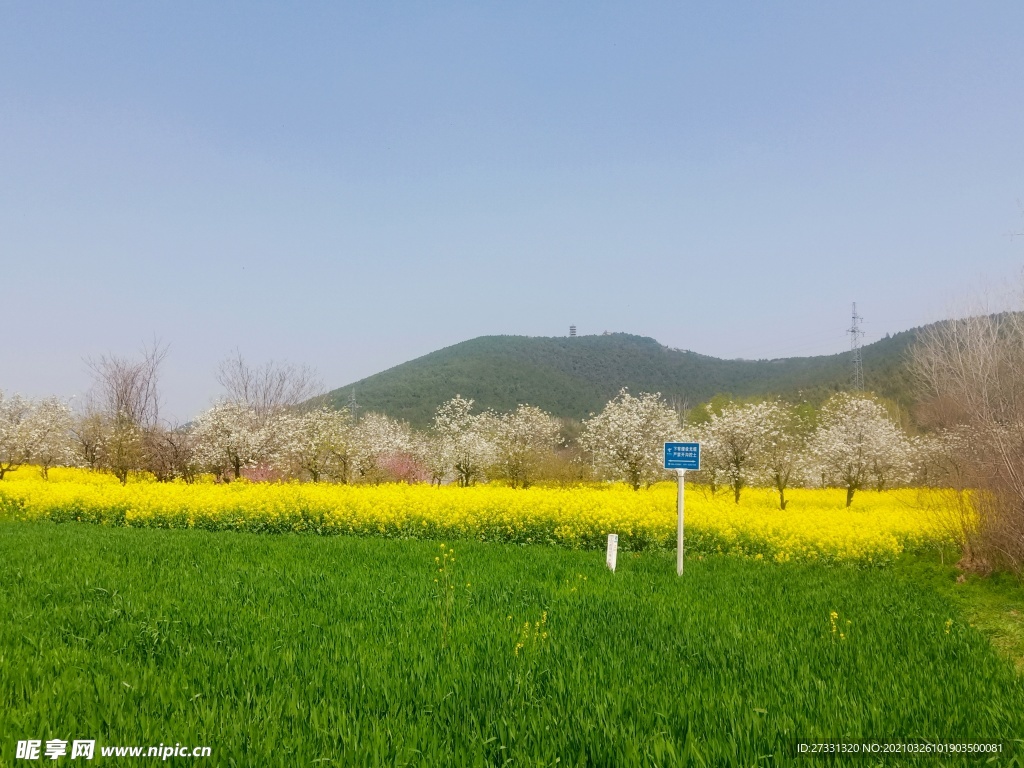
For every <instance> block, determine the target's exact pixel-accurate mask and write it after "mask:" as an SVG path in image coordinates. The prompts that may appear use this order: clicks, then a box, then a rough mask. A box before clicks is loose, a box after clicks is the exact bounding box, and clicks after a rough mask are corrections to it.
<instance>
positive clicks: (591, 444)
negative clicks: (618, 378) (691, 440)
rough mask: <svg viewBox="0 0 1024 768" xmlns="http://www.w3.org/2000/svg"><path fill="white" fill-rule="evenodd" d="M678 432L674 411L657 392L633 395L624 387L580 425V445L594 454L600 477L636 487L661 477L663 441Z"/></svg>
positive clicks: (670, 438)
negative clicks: (581, 432)
mask: <svg viewBox="0 0 1024 768" xmlns="http://www.w3.org/2000/svg"><path fill="white" fill-rule="evenodd" d="M679 432H680V428H679V418H678V416H677V414H676V413H675V411H673V410H672V409H671V408H669V407H668V405H666V404H665V402H664V401H663V400H662V399H661V394H660V393H655V394H650V393H647V392H644V393H641V394H640V396H639V397H633V396H632V395H631V394H629V392H628V391H627V390H626V389H625V388H623V389H622V390H621V391H620V392H619V394H618V395H617V396H616V397H615V398H614V399H613V400H611V401H610V402H609V403H608V404H607V405H606V406H605V407H604V410H602V411H601V412H600V413H599V414H596V415H593V416H591V418H589V419H587V420H586V421H585V422H584V425H583V434H582V435H581V436H580V444H581V445H582V446H583V447H584V449H586V450H588V451H590V453H591V454H592V455H593V457H594V466H595V469H596V470H597V471H598V472H600V473H601V474H602V475H603V476H605V477H609V478H612V479H615V480H623V481H625V482H627V483H629V484H630V485H631V486H633V488H634V489H637V490H638V489H639V488H640V486H641V485H649V484H651V483H653V482H655V481H656V480H658V479H659V478H661V477H663V476H664V470H663V468H662V461H663V458H664V444H665V442H666V441H670V440H672V439H673V438H674V437H676V436H677V435H678V434H679Z"/></svg>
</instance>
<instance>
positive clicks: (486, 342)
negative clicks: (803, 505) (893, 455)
mask: <svg viewBox="0 0 1024 768" xmlns="http://www.w3.org/2000/svg"><path fill="white" fill-rule="evenodd" d="M920 330H921V329H919V328H914V329H910V330H907V331H901V332H900V333H896V334H893V335H891V336H887V337H886V338H884V339H880V340H879V341H876V342H873V343H871V344H866V345H864V347H862V358H863V361H864V381H865V387H866V388H867V389H868V390H871V391H874V392H876V393H878V394H879V395H882V396H883V397H887V398H890V399H892V400H894V401H896V402H897V403H900V404H901V405H905V406H909V405H910V404H911V403H912V401H913V397H912V388H911V383H910V379H909V374H908V372H907V370H906V365H905V359H906V352H907V349H908V348H909V347H910V345H911V344H912V343H913V340H914V339H915V338H916V337H917V333H918V332H919V331H920ZM850 355H851V353H850V352H841V353H837V354H834V355H817V356H812V357H788V358H774V359H762V360H725V359H722V358H717V357H713V356H710V355H703V354H700V353H697V352H693V351H690V350H680V349H674V348H671V347H667V346H665V345H663V344H661V343H660V342H658V341H657V340H655V339H653V338H651V337H647V336H637V335H633V334H628V333H610V334H601V335H590V336H574V337H569V336H513V335H501V336H478V337H475V338H472V339H468V340H466V341H462V342H459V343H457V344H452V345H450V346H447V347H443V348H441V349H438V350H435V351H434V352H430V353H428V354H426V355H422V356H420V357H417V358H415V359H413V360H409V361H406V362H404V363H400V364H399V365H396V366H393V367H391V368H388V369H386V370H384V371H380V372H379V373H376V374H373V375H371V376H367V377H365V378H363V379H360V380H358V381H356V382H353V383H351V384H347V385H345V386H344V387H339V388H337V389H334V390H332V391H331V392H329V393H328V400H329V402H330V403H331V404H332V405H333V406H334V407H338V408H340V407H344V406H345V405H346V404H347V403H348V401H349V398H350V397H351V393H352V391H353V389H354V391H355V396H356V402H357V403H358V405H359V407H360V409H361V410H364V411H365V410H372V411H380V412H383V413H386V414H388V415H389V416H391V417H393V418H398V419H402V420H404V421H408V422H410V423H411V424H413V425H414V426H420V427H422V426H426V424H428V423H429V422H430V420H431V418H432V417H433V413H434V410H435V409H436V408H437V406H438V405H440V404H441V403H442V402H444V401H446V400H448V399H450V398H451V397H454V396H455V395H457V394H459V395H462V396H463V397H467V398H472V399H473V400H475V401H476V405H477V407H478V408H480V409H487V408H490V409H494V410H497V411H507V410H512V409H514V408H515V407H516V405H518V404H519V403H523V402H527V403H530V404H531V405H536V406H539V407H541V408H543V409H544V410H546V411H548V412H550V413H552V414H553V415H555V416H558V417H562V418H570V419H582V418H586V417H587V416H588V415H590V414H591V413H593V412H596V411H598V410H600V409H601V408H602V407H603V406H604V404H605V403H606V402H607V401H608V400H610V399H611V398H612V397H614V396H615V395H616V394H617V393H618V392H619V390H620V389H622V388H623V387H626V388H628V389H629V390H630V391H631V392H633V393H638V392H642V391H643V392H661V394H662V395H663V396H664V397H665V398H666V399H667V400H668V401H669V402H670V403H672V404H673V405H675V406H677V407H680V408H686V407H693V406H695V405H697V404H698V403H700V402H704V401H707V400H709V399H710V398H711V397H713V396H715V395H718V394H730V395H733V396H736V397H757V396H771V395H775V396H779V397H783V398H788V399H795V398H801V399H807V400H810V401H813V402H816V401H821V400H824V399H826V398H827V397H828V396H829V395H831V394H832V393H834V392H838V391H843V390H847V389H849V383H850V379H851V375H850V370H851V367H852V358H851V356H850Z"/></svg>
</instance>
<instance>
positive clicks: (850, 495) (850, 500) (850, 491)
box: [846, 485, 854, 507]
mask: <svg viewBox="0 0 1024 768" xmlns="http://www.w3.org/2000/svg"><path fill="white" fill-rule="evenodd" d="M853 491H854V487H853V486H852V485H848V486H846V506H847V507H849V506H850V505H851V504H853Z"/></svg>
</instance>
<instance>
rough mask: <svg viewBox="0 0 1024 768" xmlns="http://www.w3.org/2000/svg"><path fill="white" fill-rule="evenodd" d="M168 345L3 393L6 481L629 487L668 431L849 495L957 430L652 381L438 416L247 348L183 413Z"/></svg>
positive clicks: (911, 472) (930, 452) (907, 468)
mask: <svg viewBox="0 0 1024 768" xmlns="http://www.w3.org/2000/svg"><path fill="white" fill-rule="evenodd" d="M165 354H166V348H162V347H159V346H156V345H154V346H153V347H152V348H150V349H147V350H145V351H144V353H143V354H142V356H141V357H140V358H137V359H127V358H120V357H115V356H104V357H101V358H99V359H98V360H95V361H90V363H89V367H90V369H91V371H92V372H93V377H94V386H93V389H92V390H91V392H90V394H89V396H87V397H86V398H85V400H84V405H83V406H82V407H80V408H79V409H78V410H77V412H76V411H74V410H73V409H72V408H71V406H70V405H69V404H68V403H66V402H62V401H60V400H58V399H57V398H45V399H42V400H39V401H29V400H27V399H25V398H22V397H20V396H17V395H14V396H10V397H5V396H4V395H3V393H2V392H0V479H2V478H3V476H4V474H6V473H7V472H10V471H13V470H15V469H17V468H18V467H19V466H20V465H22V464H28V463H31V464H33V465H36V466H38V467H39V469H40V471H41V473H42V474H43V476H44V477H46V476H47V473H48V471H49V469H50V468H51V467H53V466H58V465H69V466H84V467H89V468H91V469H95V470H100V471H106V472H110V473H112V474H114V475H115V476H117V477H118V478H119V479H120V480H121V482H122V483H123V482H127V480H128V478H129V476H131V475H132V474H133V473H142V472H147V473H150V474H151V475H152V476H153V477H155V478H156V479H157V480H159V481H169V480H175V479H180V480H184V481H185V482H192V481H194V480H195V479H196V478H197V477H198V476H199V475H201V474H212V475H213V476H214V477H216V478H217V479H218V480H220V481H224V482H231V481H233V480H238V479H242V478H247V479H250V480H265V479H271V480H307V481H314V482H337V483H381V482H389V481H390V482H395V481H398V482H430V483H436V484H445V483H454V484H457V485H460V486H468V485H473V484H475V483H478V482H484V481H498V482H504V483H507V484H509V485H511V486H513V487H528V486H530V485H533V484H536V483H566V484H568V483H579V482H588V481H602V480H614V481H621V482H625V483H628V484H630V485H631V486H633V487H634V488H640V487H642V486H646V485H650V484H651V483H654V482H657V481H659V480H664V479H666V478H667V477H669V476H670V475H668V474H667V473H666V472H665V471H664V470H663V469H662V449H663V444H664V443H665V442H667V441H672V440H693V441H698V442H700V443H701V445H702V454H703V458H702V469H701V471H700V472H698V473H693V474H691V478H692V479H693V480H694V481H696V482H702V483H705V484H707V485H708V486H709V487H710V489H711V491H712V492H718V490H719V489H728V490H729V491H730V492H731V493H732V495H733V498H734V499H735V501H736V502H737V503H738V502H739V500H740V498H741V494H742V492H743V489H744V488H746V487H749V486H767V487H772V488H775V489H776V491H777V492H778V495H779V506H780V508H782V509H785V507H786V503H787V500H786V491H787V490H788V489H789V488H792V487H795V486H814V487H838V488H841V489H843V490H844V491H845V493H846V501H847V504H850V503H852V501H853V498H854V495H855V493H856V492H857V491H858V490H860V489H862V488H875V489H878V490H882V489H885V488H889V487H893V486H897V485H904V484H909V483H914V484H941V483H950V482H951V480H950V472H951V471H953V468H951V467H950V466H949V461H948V457H949V456H950V455H953V454H955V452H956V451H955V450H954V449H953V448H952V447H951V446H952V445H953V443H952V442H951V441H953V440H955V439H962V435H961V434H960V433H958V432H955V431H949V430H937V431H935V433H933V434H931V435H927V436H922V435H918V436H909V435H908V434H907V433H906V432H905V431H904V430H903V429H902V428H901V427H900V426H899V424H897V422H896V421H895V420H894V419H893V418H892V417H891V416H890V414H889V412H888V410H887V409H886V407H885V405H884V404H883V403H882V402H880V401H879V400H878V399H876V398H874V397H871V396H867V395H854V394H838V395H835V396H834V397H832V398H831V399H830V400H829V401H828V402H826V403H825V405H824V406H823V407H821V408H820V409H816V408H813V407H812V406H810V405H809V404H807V403H797V404H793V403H787V402H784V401H782V400H780V399H770V400H761V401H754V402H742V401H734V400H730V399H728V398H721V397H720V398H716V399H715V400H713V401H711V402H710V403H708V404H705V405H703V406H701V407H699V408H695V409H692V410H691V411H690V412H689V413H686V414H684V413H682V412H681V411H680V410H679V409H678V408H675V409H674V408H672V407H671V406H670V405H669V404H668V403H667V402H666V401H665V400H664V399H663V398H661V397H660V395H658V394H657V393H640V394H638V395H636V396H634V395H632V394H630V393H629V392H628V391H627V390H625V389H623V390H622V391H621V392H620V393H619V394H618V395H617V396H616V397H615V398H613V399H612V400H611V401H609V402H608V403H607V404H606V405H605V407H604V408H603V409H602V410H601V411H600V412H598V413H595V414H591V416H590V418H588V419H585V420H583V421H582V422H572V421H570V420H566V419H557V418H555V417H553V416H552V415H550V414H548V413H546V412H544V411H543V410H542V409H540V408H537V407H536V406H532V405H528V404H520V405H519V406H518V407H517V408H515V409H514V410H512V411H508V412H504V413H499V412H495V411H491V410H485V411H480V412H476V411H474V407H473V406H474V403H473V401H472V400H470V399H466V398H463V397H461V396H456V397H454V398H452V399H450V400H448V401H447V402H445V403H442V404H441V405H440V406H439V407H438V408H437V409H436V412H435V414H434V419H433V422H432V424H431V425H430V427H429V428H428V429H425V430H417V429H414V428H412V427H411V426H410V425H409V424H408V423H406V422H403V421H399V420H396V419H392V418H390V417H388V416H386V415H384V414H381V413H374V412H369V413H365V414H362V415H359V416H357V414H355V413H352V412H351V411H350V410H349V409H348V408H341V409H335V408H331V407H328V406H327V404H326V401H325V400H324V398H323V396H322V395H320V392H321V390H322V388H321V387H320V386H319V383H318V381H317V378H316V376H315V374H314V372H312V371H311V370H310V369H308V368H300V367H296V366H292V365H288V364H275V363H268V364H266V365H264V366H251V365H249V364H248V363H247V362H246V361H245V360H244V359H243V358H242V357H241V356H240V355H236V356H234V357H232V358H229V359H228V360H226V361H224V362H223V363H222V364H221V366H220V368H219V370H218V374H217V380H218V382H219V383H220V384H221V386H222V388H223V391H224V393H223V395H222V397H221V398H220V399H219V400H218V401H217V402H216V403H215V404H214V405H213V406H212V407H210V408H209V409H208V410H206V411H205V412H203V413H202V414H200V415H199V416H198V417H197V418H196V419H195V420H193V421H192V422H191V423H189V424H187V425H171V424H168V423H166V422H165V421H164V420H163V419H162V418H161V416H160V408H159V404H160V399H159V395H158V387H157V385H158V373H159V369H160V365H161V363H162V361H163V359H164V356H165Z"/></svg>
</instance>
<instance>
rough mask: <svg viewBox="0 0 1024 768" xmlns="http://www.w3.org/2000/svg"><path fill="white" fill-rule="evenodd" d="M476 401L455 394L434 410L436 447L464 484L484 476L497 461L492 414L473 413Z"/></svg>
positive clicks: (466, 484) (459, 480)
mask: <svg viewBox="0 0 1024 768" xmlns="http://www.w3.org/2000/svg"><path fill="white" fill-rule="evenodd" d="M472 410H473V401H472V400H467V399H466V398H464V397H462V395H456V396H455V397H453V398H452V399H451V400H449V401H448V402H447V403H444V404H442V405H441V406H440V407H438V409H437V412H436V413H435V414H434V426H433V431H434V435H435V437H436V441H435V443H434V447H435V449H436V450H437V451H438V453H439V455H440V456H443V457H444V460H445V463H446V465H447V467H448V468H449V471H454V473H455V479H456V481H457V482H458V484H459V485H460V486H462V487H466V486H469V485H472V484H473V483H475V482H476V481H477V480H480V479H482V478H483V477H485V471H486V469H487V467H488V466H490V465H491V464H493V463H494V457H495V448H494V441H493V439H492V437H491V436H492V435H493V433H494V428H493V418H494V417H493V416H492V415H491V414H489V413H480V414H474V413H473V412H472Z"/></svg>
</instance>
